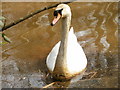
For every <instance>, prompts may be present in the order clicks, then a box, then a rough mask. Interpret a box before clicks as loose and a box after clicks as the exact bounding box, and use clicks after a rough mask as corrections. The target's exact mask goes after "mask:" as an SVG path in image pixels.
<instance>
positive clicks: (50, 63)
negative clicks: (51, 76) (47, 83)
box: [46, 41, 61, 72]
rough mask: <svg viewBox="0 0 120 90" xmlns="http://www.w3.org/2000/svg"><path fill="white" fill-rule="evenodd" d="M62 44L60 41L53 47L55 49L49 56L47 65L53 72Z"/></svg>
mask: <svg viewBox="0 0 120 90" xmlns="http://www.w3.org/2000/svg"><path fill="white" fill-rule="evenodd" d="M60 43H61V41H59V42H58V43H57V44H56V45H55V46H54V47H53V49H52V50H51V52H50V53H49V55H48V56H47V60H46V64H47V67H48V69H49V70H50V71H51V72H52V71H53V70H54V67H55V62H56V58H57V54H58V51H59V47H60Z"/></svg>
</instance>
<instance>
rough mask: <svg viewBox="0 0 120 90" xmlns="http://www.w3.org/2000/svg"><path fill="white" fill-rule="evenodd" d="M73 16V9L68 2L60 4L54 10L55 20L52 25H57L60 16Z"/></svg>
mask: <svg viewBox="0 0 120 90" xmlns="http://www.w3.org/2000/svg"><path fill="white" fill-rule="evenodd" d="M66 17H70V18H71V9H70V7H69V6H68V5H67V4H59V5H58V6H57V7H56V9H55V11H54V20H53V22H52V23H51V25H52V26H53V25H55V24H56V23H57V22H58V21H59V19H60V18H66Z"/></svg>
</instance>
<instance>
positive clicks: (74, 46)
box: [46, 27, 87, 74]
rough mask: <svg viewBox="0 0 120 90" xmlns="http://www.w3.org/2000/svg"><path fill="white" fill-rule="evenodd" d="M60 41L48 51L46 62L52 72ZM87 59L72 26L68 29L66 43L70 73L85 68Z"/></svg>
mask: <svg viewBox="0 0 120 90" xmlns="http://www.w3.org/2000/svg"><path fill="white" fill-rule="evenodd" d="M60 43H61V42H60V41H59V42H58V43H57V44H56V45H55V46H54V47H53V49H52V50H51V52H50V53H49V55H48V57H47V60H46V64H47V67H48V69H49V70H50V71H51V72H53V70H54V67H55V63H56V58H57V55H58V51H59V47H60ZM86 65H87V59H86V56H85V53H84V51H83V49H82V47H81V46H80V45H79V44H78V42H77V38H76V36H75V34H74V30H73V27H72V28H71V29H70V31H69V35H68V45H67V68H68V70H69V72H70V73H71V74H75V73H79V72H81V71H82V70H84V69H85V67H86Z"/></svg>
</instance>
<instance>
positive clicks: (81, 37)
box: [2, 2, 118, 88]
mask: <svg viewBox="0 0 120 90" xmlns="http://www.w3.org/2000/svg"><path fill="white" fill-rule="evenodd" d="M53 4H55V3H50V2H49V3H38V2H37V3H27V2H26V3H24V2H23V3H15V2H14V3H10V2H9V3H7V2H6V3H5V2H4V3H2V5H3V7H2V13H3V16H4V17H6V19H7V22H6V24H9V23H10V22H13V21H15V20H18V19H19V18H22V17H24V16H26V15H28V14H29V13H32V12H33V11H36V10H38V9H40V8H43V7H45V6H50V5H53ZM69 6H70V7H71V10H72V26H73V28H74V31H75V34H76V36H77V38H78V42H79V44H80V45H81V46H82V47H83V49H84V51H85V54H86V56H87V58H88V66H87V71H86V73H88V74H89V73H90V72H96V74H95V76H94V77H93V78H91V79H90V78H89V77H88V76H87V77H86V78H84V79H82V80H78V81H77V82H74V83H67V82H64V83H61V84H60V85H58V84H55V85H52V86H51V87H77V88H78V87H84V88H85V87H91V88H92V87H96V88H100V87H112V88H115V87H118V73H117V72H118V25H117V24H118V19H117V17H118V5H117V2H113V3H108V2H106V3H105V2H104V3H103V2H99V3H97V2H89V3H87V2H86V3H84V2H81V3H79V2H77V3H70V4H69ZM53 11H54V10H53V9H50V10H47V11H44V12H42V13H39V14H37V15H35V16H34V17H32V18H30V19H28V20H25V21H24V22H22V23H20V24H18V25H15V26H13V27H11V28H9V29H8V30H6V31H5V34H6V35H7V36H8V37H9V38H10V39H11V40H12V43H8V44H4V45H3V46H2V58H3V59H2V65H3V66H2V70H3V74H2V77H3V78H2V86H3V88H5V87H9V88H10V87H19V88H21V87H25V88H29V87H33V88H41V87H43V86H45V85H47V84H49V83H51V82H52V80H51V79H49V80H47V77H49V75H47V74H48V70H47V68H46V65H45V59H46V57H47V55H48V53H49V52H50V50H51V49H52V47H53V46H54V45H55V44H56V43H57V42H58V41H59V40H60V33H61V30H60V26H61V23H60V21H59V22H58V23H57V24H56V25H55V26H54V27H51V26H50V23H51V21H52V20H53ZM14 80H15V81H14ZM11 81H12V82H11Z"/></svg>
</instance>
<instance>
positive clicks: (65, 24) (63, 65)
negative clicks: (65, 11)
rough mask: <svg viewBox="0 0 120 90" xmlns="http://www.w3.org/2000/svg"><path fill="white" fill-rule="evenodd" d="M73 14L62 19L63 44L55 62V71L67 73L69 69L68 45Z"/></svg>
mask: <svg viewBox="0 0 120 90" xmlns="http://www.w3.org/2000/svg"><path fill="white" fill-rule="evenodd" d="M70 24H71V16H69V17H66V18H63V19H62V31H61V32H62V33H61V44H60V48H59V52H58V56H57V60H56V64H55V69H54V72H55V73H61V74H65V73H66V71H68V70H67V45H68V43H67V42H68V33H69V29H70Z"/></svg>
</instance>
